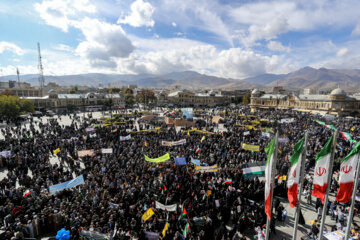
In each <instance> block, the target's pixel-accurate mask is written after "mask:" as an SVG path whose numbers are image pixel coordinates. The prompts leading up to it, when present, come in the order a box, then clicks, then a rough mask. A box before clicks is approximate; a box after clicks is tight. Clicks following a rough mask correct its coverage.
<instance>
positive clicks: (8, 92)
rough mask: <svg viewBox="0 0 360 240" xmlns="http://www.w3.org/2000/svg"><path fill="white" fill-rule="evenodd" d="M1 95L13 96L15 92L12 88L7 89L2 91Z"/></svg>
mask: <svg viewBox="0 0 360 240" xmlns="http://www.w3.org/2000/svg"><path fill="white" fill-rule="evenodd" d="M0 95H6V96H13V95H14V94H13V92H12V91H11V90H10V89H6V90H5V91H3V92H1V93H0Z"/></svg>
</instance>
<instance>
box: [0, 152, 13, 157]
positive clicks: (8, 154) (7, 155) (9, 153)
mask: <svg viewBox="0 0 360 240" xmlns="http://www.w3.org/2000/svg"><path fill="white" fill-rule="evenodd" d="M0 156H2V157H9V156H11V151H2V152H0Z"/></svg>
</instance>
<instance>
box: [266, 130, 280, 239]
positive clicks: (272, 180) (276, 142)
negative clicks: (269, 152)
mask: <svg viewBox="0 0 360 240" xmlns="http://www.w3.org/2000/svg"><path fill="white" fill-rule="evenodd" d="M278 136H279V130H278V131H276V134H275V151H274V162H273V164H272V169H271V178H270V179H271V183H270V186H271V193H270V197H271V198H270V199H271V200H270V216H271V215H272V212H273V211H272V206H273V193H274V176H273V175H274V172H275V167H276V162H277V155H278ZM270 222H271V217H270V220H269V219H268V218H266V237H265V240H269V237H270Z"/></svg>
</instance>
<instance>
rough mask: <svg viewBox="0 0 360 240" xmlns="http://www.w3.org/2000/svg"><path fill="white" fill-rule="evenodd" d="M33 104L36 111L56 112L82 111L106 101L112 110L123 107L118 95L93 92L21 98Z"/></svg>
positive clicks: (52, 92) (50, 93) (53, 93)
mask: <svg viewBox="0 0 360 240" xmlns="http://www.w3.org/2000/svg"><path fill="white" fill-rule="evenodd" d="M23 98H24V99H28V100H31V101H32V102H33V103H34V106H35V109H36V110H40V111H41V110H54V111H56V112H61V111H69V110H84V109H86V107H88V106H97V105H100V106H102V105H104V104H105V103H106V101H108V100H110V99H111V101H112V106H113V107H114V108H116V107H118V106H121V105H124V101H123V98H122V97H121V96H120V95H119V94H98V93H94V92H90V93H86V94H57V93H56V91H50V92H49V94H48V95H47V96H44V97H23Z"/></svg>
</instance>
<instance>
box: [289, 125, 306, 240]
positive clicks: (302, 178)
mask: <svg viewBox="0 0 360 240" xmlns="http://www.w3.org/2000/svg"><path fill="white" fill-rule="evenodd" d="M307 144H308V131H306V133H305V141H304V145H303V151H302V155H301V167H300V176H299V179H300V181H299V187H298V195H297V205H296V211H295V225H294V232H293V238H292V239H293V240H296V234H297V227H298V222H299V216H300V204H301V189H302V185H303V182H304V173H305V167H304V165H305V159H306V152H307Z"/></svg>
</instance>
